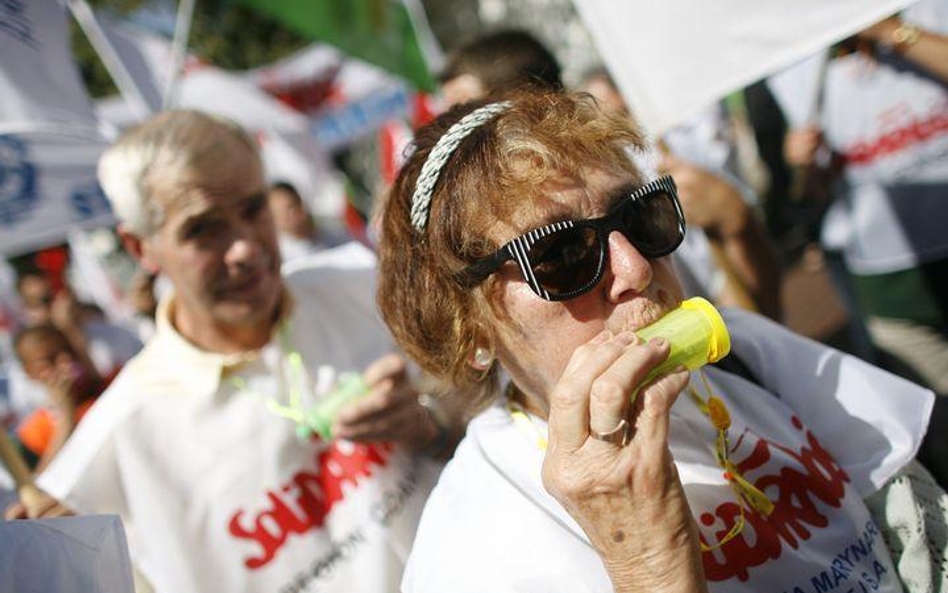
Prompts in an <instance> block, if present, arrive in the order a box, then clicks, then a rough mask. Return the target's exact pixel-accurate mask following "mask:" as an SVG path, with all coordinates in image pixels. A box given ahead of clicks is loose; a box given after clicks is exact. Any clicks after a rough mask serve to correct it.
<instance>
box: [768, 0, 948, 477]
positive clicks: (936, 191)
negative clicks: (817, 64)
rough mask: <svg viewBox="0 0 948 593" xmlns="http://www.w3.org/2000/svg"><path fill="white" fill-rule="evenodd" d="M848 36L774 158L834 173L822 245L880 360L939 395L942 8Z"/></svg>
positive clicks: (944, 244) (947, 18)
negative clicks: (841, 271) (837, 261)
mask: <svg viewBox="0 0 948 593" xmlns="http://www.w3.org/2000/svg"><path fill="white" fill-rule="evenodd" d="M857 39H858V40H859V41H858V42H857V44H856V45H857V48H858V51H853V52H851V53H848V54H846V55H842V56H839V57H836V58H833V59H832V60H830V62H829V63H828V64H827V66H826V71H825V75H824V78H823V81H822V96H821V108H820V113H819V115H818V117H817V121H816V122H815V123H814V124H812V125H810V126H806V127H798V128H797V129H795V130H792V131H791V132H790V133H788V134H787V137H786V141H785V146H784V148H785V151H784V153H785V156H786V158H787V161H788V162H789V163H790V164H792V165H794V166H797V167H803V168H811V169H812V170H813V171H814V172H819V173H825V172H827V171H828V172H829V173H830V174H835V175H837V179H836V181H835V183H833V185H832V194H833V202H832V204H831V206H830V209H829V211H828V212H827V215H826V217H825V218H824V221H823V229H822V243H823V245H824V247H825V248H827V249H830V250H834V251H841V252H842V254H843V260H844V264H845V268H846V272H847V274H845V275H844V277H843V279H842V281H843V282H844V283H845V284H846V285H847V289H849V290H851V291H852V293H853V294H854V295H855V301H856V304H857V309H858V313H861V314H862V315H863V316H864V321H865V325H866V328H867V329H868V330H869V334H870V336H871V338H872V340H873V342H874V344H875V346H876V347H877V348H879V349H880V350H881V351H882V352H884V353H885V354H886V355H887V358H888V360H882V361H880V362H881V363H882V364H884V365H886V366H888V367H890V368H892V369H893V370H894V371H896V372H899V373H901V374H903V375H905V376H907V377H909V378H911V379H913V380H916V381H919V382H921V383H923V384H926V385H928V386H930V387H931V388H932V389H934V390H935V391H936V392H938V393H939V394H942V395H948V234H946V233H945V231H944V228H943V227H944V224H943V221H945V220H946V219H948V199H946V194H948V126H945V125H944V122H945V121H946V120H948V2H946V1H945V0H922V1H921V2H918V3H915V4H913V5H912V6H910V7H909V8H907V9H906V10H905V11H904V12H903V13H902V14H901V15H900V16H892V17H890V18H887V19H885V20H883V21H881V22H879V23H877V24H875V25H873V26H871V27H869V28H868V29H866V30H864V31H862V32H861V33H859V34H858V36H857ZM820 156H825V157H826V158H818V157H820ZM847 280H848V282H847ZM946 427H948V422H946ZM941 440H942V442H944V441H945V439H944V436H943V434H942V436H941ZM940 453H941V455H942V457H943V458H944V456H945V455H948V451H946V450H944V447H942V451H941V452H940ZM942 476H944V478H943V479H945V480H946V483H948V471H943V472H942Z"/></svg>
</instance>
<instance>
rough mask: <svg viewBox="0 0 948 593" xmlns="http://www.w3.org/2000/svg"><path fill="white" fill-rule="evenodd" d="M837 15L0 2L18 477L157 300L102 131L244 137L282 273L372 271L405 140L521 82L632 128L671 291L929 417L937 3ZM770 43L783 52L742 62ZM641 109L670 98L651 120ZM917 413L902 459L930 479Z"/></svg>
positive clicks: (943, 363)
mask: <svg viewBox="0 0 948 593" xmlns="http://www.w3.org/2000/svg"><path fill="white" fill-rule="evenodd" d="M694 4H695V8H694V10H695V11H701V10H703V9H701V8H700V5H701V3H694ZM863 4H864V6H863V7H862V8H860V9H859V10H855V11H852V12H851V14H846V15H843V14H828V15H825V16H826V18H827V25H826V27H825V29H826V30H825V31H823V30H822V29H820V28H819V27H811V26H810V24H808V23H806V22H802V23H787V24H786V27H785V29H786V30H784V31H778V30H779V29H781V28H782V27H783V23H782V22H781V17H780V16H779V15H778V16H776V17H775V18H774V19H773V22H771V23H768V24H766V26H769V27H772V28H773V29H774V30H775V31H774V32H761V31H760V30H758V31H756V33H757V36H756V37H755V34H752V33H748V31H749V30H753V29H752V27H753V26H757V25H751V26H750V27H751V28H750V29H749V28H748V23H757V21H754V20H753V19H751V18H750V15H739V14H731V15H729V16H728V17H727V18H719V15H707V17H708V19H710V20H709V22H708V23H706V25H704V28H705V29H706V30H707V31H709V32H708V34H707V35H706V36H704V37H703V38H701V39H694V38H692V37H691V35H692V32H693V30H695V27H697V26H698V25H694V24H692V25H689V24H687V23H682V25H681V28H680V29H678V28H677V26H668V25H669V22H671V23H674V19H672V20H671V21H669V20H667V19H666V20H662V19H663V18H664V17H663V15H662V14H660V13H661V12H662V10H658V9H656V11H655V12H654V14H653V13H651V12H649V11H641V12H640V14H632V13H635V12H636V11H635V9H634V8H629V9H628V12H629V15H623V16H627V17H628V18H629V19H632V18H635V17H636V16H638V17H641V18H647V17H654V18H656V19H657V21H656V22H660V24H658V25H654V26H653V25H652V24H650V23H641V22H638V23H629V22H621V23H616V22H610V21H609V13H608V10H607V9H605V8H603V6H605V5H606V3H605V2H594V1H588V2H576V3H574V2H572V1H571V0H517V1H516V2H513V1H508V0H437V1H436V0H424V1H422V0H404V1H398V0H358V1H355V0H353V1H351V2H332V1H328V0H327V1H322V2H316V1H314V2H303V1H293V0H285V1H281V2H268V1H266V0H234V1H227V0H197V1H194V0H191V1H188V0H181V1H180V2H178V3H175V2H172V1H171V0H82V1H68V2H65V3H64V4H60V3H59V2H56V1H54V0H27V1H20V0H12V1H7V2H3V3H0V55H2V56H3V58H2V64H0V81H3V84H2V85H0V98H2V101H0V255H2V259H0V429H2V430H4V431H6V432H7V433H8V434H9V435H10V436H11V437H12V438H13V440H14V442H15V443H16V444H17V446H18V447H19V448H20V451H21V453H22V454H23V455H24V457H25V458H26V459H27V461H28V462H29V463H30V464H31V467H32V469H33V470H34V471H37V472H39V471H41V470H42V469H43V468H44V467H45V466H46V465H47V464H48V463H49V462H50V461H51V460H52V458H53V457H54V456H55V454H56V452H57V451H58V450H59V448H60V447H61V446H62V445H63V443H64V442H65V441H66V440H67V439H68V437H69V435H70V433H71V431H72V430H73V428H74V427H75V426H76V424H77V423H79V422H81V421H82V417H83V415H84V413H85V412H86V410H87V409H88V408H89V407H90V406H91V405H92V404H93V403H94V401H95V399H96V397H97V396H98V395H99V394H100V393H101V392H102V391H103V390H104V389H105V388H106V387H107V386H108V385H109V382H110V381H111V379H112V378H113V377H114V376H115V375H116V373H118V371H119V370H120V369H121V368H122V366H123V364H125V363H126V362H127V361H128V360H129V359H130V358H132V357H133V356H134V355H135V354H136V353H137V352H138V351H139V349H140V348H141V347H142V344H143V343H144V342H146V341H147V340H148V339H149V337H150V336H151V335H152V334H153V333H154V331H155V324H154V315H155V311H156V307H157V304H158V302H159V300H160V299H161V296H162V294H163V292H164V291H166V290H167V289H168V286H167V280H166V279H164V278H163V277H161V276H160V275H159V276H155V275H153V274H149V273H147V272H146V271H144V270H142V269H139V268H138V267H137V265H136V264H135V262H134V260H133V259H132V258H130V257H129V256H128V255H127V254H126V253H125V252H124V250H123V248H122V245H121V241H120V239H119V236H118V234H117V233H116V230H115V228H114V224H115V219H114V217H113V215H112V212H111V211H110V209H109V205H108V202H107V201H106V200H105V198H104V195H103V194H102V190H101V189H99V187H98V185H97V183H96V176H95V167H96V161H97V158H98V155H99V154H100V153H101V151H102V150H103V149H104V147H105V146H107V145H108V143H109V142H110V141H111V140H112V139H113V138H115V137H116V135H117V134H118V133H120V132H121V131H122V130H123V129H126V128H128V127H129V126H131V125H134V124H136V123H138V122H140V121H142V120H143V119H144V118H146V117H147V116H148V115H150V114H152V113H155V112H157V111H160V110H162V109H165V108H168V107H185V108H194V109H200V110H202V111H206V112H208V113H212V114H217V115H221V116H225V117H227V118H230V119H232V120H234V121H236V122H237V123H239V124H240V125H241V126H243V127H244V128H245V129H246V130H248V131H249V132H250V133H251V135H252V136H253V137H254V138H255V139H256V141H257V142H258V143H259V145H260V149H261V155H262V158H263V161H264V164H265V167H266V178H267V181H268V183H269V184H270V189H269V192H268V194H267V203H268V207H269V208H270V210H271V212H272V215H273V220H274V222H275V224H276V226H277V229H278V232H279V245H280V252H281V254H282V257H283V261H284V264H286V263H287V262H289V261H292V260H294V259H296V258H300V257H305V256H307V255H310V254H313V253H316V252H318V251H320V250H323V249H326V248H329V247H334V246H338V245H341V244H343V243H345V242H347V241H352V240H354V241H358V242H361V243H363V244H364V245H366V246H368V247H369V248H372V247H373V246H374V245H375V242H376V239H377V236H376V233H377V231H376V228H375V226H374V224H373V212H374V211H375V209H376V206H377V204H378V203H379V200H380V199H381V197H382V196H383V195H384V192H385V190H386V188H387V187H388V186H389V185H390V184H391V183H392V181H393V179H394V177H395V175H396V173H397V170H398V166H399V163H400V160H401V159H402V158H403V154H404V151H405V150H406V147H408V146H409V144H410V141H411V137H412V130H413V129H415V128H416V127H418V126H419V125H421V124H424V123H426V122H428V121H430V120H431V119H432V118H433V117H434V116H435V115H436V114H438V113H441V112H443V111H444V110H445V109H447V108H449V107H450V106H451V105H453V104H457V103H460V102H464V101H467V100H471V99H476V98H480V97H485V96H488V95H493V94H501V93H503V92H505V91H508V90H511V89H513V88H516V87H521V86H530V85H535V86H537V87H542V88H551V89H565V90H576V91H585V92H588V93H590V94H592V95H593V96H594V97H595V98H596V99H597V100H598V101H599V104H600V105H601V106H602V107H603V108H604V109H607V110H614V111H617V112H624V113H631V115H632V116H633V117H635V118H636V119H638V120H639V121H640V123H641V124H642V125H643V127H644V129H645V130H646V131H647V132H648V133H649V136H650V142H651V144H652V146H653V147H654V150H653V151H652V152H650V153H648V154H642V155H636V158H639V159H641V161H642V167H643V168H644V170H646V171H651V172H654V173H655V174H656V175H657V174H659V173H670V174H671V175H672V176H673V177H674V179H675V180H676V182H677V184H678V187H679V191H680V195H681V200H682V204H683V208H684V210H685V216H686V220H687V222H688V225H689V227H688V234H687V235H686V242H685V244H684V245H683V246H682V248H681V249H680V250H679V252H678V254H676V257H677V260H676V264H677V265H678V267H679V273H680V274H681V276H682V277H683V278H684V279H685V281H686V284H687V287H688V290H689V292H691V293H693V294H699V295H703V296H706V297H708V298H711V299H712V300H714V301H716V302H717V303H718V304H720V305H722V306H737V307H743V308H747V309H750V310H754V311H757V312H760V313H762V314H764V315H767V316H769V317H771V318H773V319H775V320H777V321H779V322H781V323H783V324H785V325H786V326H788V327H789V328H791V329H793V330H794V331H796V332H798V333H801V334H803V335H805V336H808V337H810V338H813V339H814V340H817V341H820V342H823V343H826V344H829V345H832V346H834V347H836V348H839V349H842V350H844V351H847V352H850V353H852V354H855V355H857V356H859V357H861V358H864V359H866V360H868V361H871V362H873V363H875V364H878V365H880V366H882V367H883V368H886V369H889V370H892V371H894V372H896V373H898V374H901V375H903V376H905V377H908V378H911V379H912V380H914V381H916V382H918V383H920V384H923V385H925V386H927V387H929V388H931V389H932V390H934V391H935V392H936V393H939V394H945V395H948V338H946V335H948V315H946V309H948V242H946V241H945V233H944V231H943V230H942V229H941V226H942V225H943V223H944V221H945V220H948V216H946V215H948V195H946V191H948V93H946V90H945V84H946V83H945V81H946V79H948V72H946V64H948V60H942V59H941V58H942V57H943V56H944V55H945V54H944V53H941V54H938V53H935V54H934V55H931V56H929V55H918V54H915V53H913V52H914V48H915V46H916V44H917V42H918V38H919V37H918V36H919V35H920V34H922V33H923V32H924V31H936V32H941V33H944V32H945V31H946V30H948V7H946V4H948V3H946V2H944V1H942V0H921V1H919V2H916V3H911V2H901V3H898V2H888V3H887V2H875V3H873V2H865V3H863ZM625 10H626V9H619V12H620V13H622V12H623V11H625ZM676 10H684V9H683V8H682V7H676ZM780 10H784V9H783V8H781V9H780ZM896 10H902V12H900V13H898V14H896V15H895V16H890V15H891V14H892V13H893V12H895V11H896ZM830 12H832V11H830ZM840 12H845V11H844V10H842V9H840ZM702 18H704V17H702ZM832 19H835V20H832ZM692 20H700V19H692ZM830 20H832V23H830ZM758 24H759V23H758ZM794 26H797V27H799V28H801V31H798V32H794V31H791V29H792V28H793V27H794ZM722 27H723V28H725V29H722ZM727 27H731V31H730V32H731V33H733V35H730V36H729V34H728V30H726V28H727ZM814 29H820V30H814ZM712 32H713V33H712ZM768 35H769V36H770V37H768ZM779 35H786V36H787V37H788V38H792V39H793V40H794V41H793V43H790V44H787V47H789V46H792V47H793V51H792V52H790V51H784V52H781V51H771V52H770V53H768V51H769V50H768V48H767V47H766V44H763V41H767V40H769V39H770V38H772V37H773V38H776V37H779ZM731 37H733V38H736V39H738V40H740V39H742V38H746V39H744V41H745V44H744V45H743V46H741V47H737V48H736V49H731V50H730V51H732V52H739V51H743V52H750V54H748V58H747V60H746V61H744V60H741V59H739V60H733V59H731V60H728V54H727V51H725V50H722V51H720V52H718V53H720V54H721V56H719V57H718V58H717V59H719V60H722V61H723V62H724V64H723V66H722V67H721V69H720V71H714V72H704V74H706V76H703V77H702V76H701V75H700V74H702V71H703V70H706V68H705V66H704V63H705V62H704V61H703V60H704V56H703V55H702V53H703V52H702V47H706V48H709V50H708V53H709V54H711V53H714V51H712V49H713V48H715V45H716V38H720V39H722V40H723V41H722V42H721V44H722V45H726V44H727V43H730V41H729V39H730V38H731ZM629 38H637V39H638V41H637V43H639V44H647V46H648V47H649V48H650V51H649V54H650V55H649V56H648V57H647V58H646V59H645V61H646V62H649V63H651V64H652V65H653V66H654V70H653V71H645V70H643V68H642V67H641V60H640V61H638V62H636V61H634V60H629V59H628V56H629V55H632V54H631V53H630V52H635V50H636V49H637V48H638V47H640V46H636V45H635V43H636V42H633V41H629V40H628V39H629ZM761 40H763V41H761ZM757 42H760V43H762V45H761V47H762V49H761V55H760V56H756V55H751V54H753V52H754V48H755V47H756V46H755V43H757ZM3 48H9V51H8V50H7V49H3ZM15 51H20V52H21V54H15V53H14V52H15ZM27 53H29V54H30V55H29V56H27ZM15 55H16V56H21V57H20V58H18V57H14V56H15ZM22 56H26V57H22ZM731 57H733V54H732V56H731ZM709 59H711V58H709ZM696 69H698V72H697V73H696V72H695V70H696ZM916 71H925V72H926V73H927V74H925V76H919V75H917V73H916ZM653 72H656V73H657V74H655V77H654V79H653V78H649V75H650V74H652V73H653ZM718 83H719V84H718ZM663 85H664V86H663ZM653 87H654V88H656V89H668V88H670V87H671V88H680V89H681V90H680V92H679V93H677V94H675V98H674V99H668V100H667V101H665V102H664V103H659V104H655V103H650V98H651V96H650V95H649V94H648V93H647V92H645V91H644V90H642V89H646V90H647V89H648V88H653ZM636 89H639V90H636ZM656 93H660V96H662V97H667V96H668V93H667V92H665V91H664V90H661V91H659V90H656ZM932 213H936V215H935V216H933V215H932ZM939 215H940V216H939ZM940 410H941V403H939V404H937V406H936V413H935V417H934V420H933V425H932V426H933V431H932V433H930V438H929V443H927V445H926V447H927V449H926V453H925V455H928V459H929V468H930V469H932V471H933V472H934V473H935V475H936V477H938V478H939V479H940V480H942V484H944V483H945V482H944V481H943V480H944V479H945V474H944V473H941V472H942V470H941V464H943V463H944V462H945V460H946V458H948V454H946V453H943V452H942V449H943V448H944V445H943V444H940V443H939V442H938V441H939V440H940V441H944V440H945V439H944V434H943V433H941V432H940V431H939V429H940V424H941V422H942V419H941V415H940V414H941V412H940ZM932 434H934V435H935V438H932V437H931V435H932ZM4 487H5V488H7V489H9V488H12V481H11V480H10V479H9V477H8V476H6V474H5V473H4V472H3V471H0V488H4Z"/></svg>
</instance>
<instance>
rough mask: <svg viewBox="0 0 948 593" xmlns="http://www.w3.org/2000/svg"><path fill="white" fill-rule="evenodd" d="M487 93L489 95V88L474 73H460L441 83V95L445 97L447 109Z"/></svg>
mask: <svg viewBox="0 0 948 593" xmlns="http://www.w3.org/2000/svg"><path fill="white" fill-rule="evenodd" d="M485 95H487V89H486V88H485V87H484V83H483V82H481V79H479V78H478V77H476V76H474V75H473V74H460V75H458V76H455V77H454V78H451V79H449V80H446V81H445V82H444V83H443V84H442V85H441V97H442V98H443V99H444V108H445V109H450V108H451V107H454V106H455V105H460V104H461V103H467V102H468V101H474V100H475V99H480V98H482V97H484V96H485Z"/></svg>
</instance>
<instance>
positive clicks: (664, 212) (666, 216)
mask: <svg viewBox="0 0 948 593" xmlns="http://www.w3.org/2000/svg"><path fill="white" fill-rule="evenodd" d="M622 228H624V229H625V235H626V237H628V239H629V240H630V241H631V242H632V244H633V245H635V248H636V249H638V250H639V252H641V254H642V255H644V256H645V257H660V256H663V255H668V254H669V253H671V252H672V251H673V250H674V249H675V247H677V246H678V243H679V242H680V241H681V238H682V232H681V221H680V219H679V216H678V209H677V208H676V207H675V200H674V198H672V197H671V196H670V195H669V194H667V193H665V192H658V193H655V194H652V195H650V196H648V197H646V198H644V199H640V200H636V201H634V202H630V203H628V204H626V205H625V206H623V208H622Z"/></svg>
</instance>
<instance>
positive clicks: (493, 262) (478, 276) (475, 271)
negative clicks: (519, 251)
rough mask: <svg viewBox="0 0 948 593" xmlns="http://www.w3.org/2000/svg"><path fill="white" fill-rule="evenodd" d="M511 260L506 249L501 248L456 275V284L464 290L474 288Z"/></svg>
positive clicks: (511, 257)
mask: <svg viewBox="0 0 948 593" xmlns="http://www.w3.org/2000/svg"><path fill="white" fill-rule="evenodd" d="M511 259H513V256H512V255H510V251H508V249H507V248H506V247H501V248H500V249H498V250H497V251H495V252H494V253H492V254H490V255H488V256H487V257H485V258H483V259H481V260H478V261H477V262H475V263H473V264H471V265H469V266H468V267H466V268H464V269H463V270H461V271H460V272H458V273H457V274H456V278H457V282H458V283H459V284H460V285H461V286H462V287H464V288H474V287H475V286H477V285H478V284H480V283H481V282H483V281H484V280H486V279H487V277H488V276H490V275H491V274H493V273H494V272H496V271H497V270H498V269H499V268H500V266H502V265H504V264H505V263H507V262H508V261H509V260H511Z"/></svg>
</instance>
